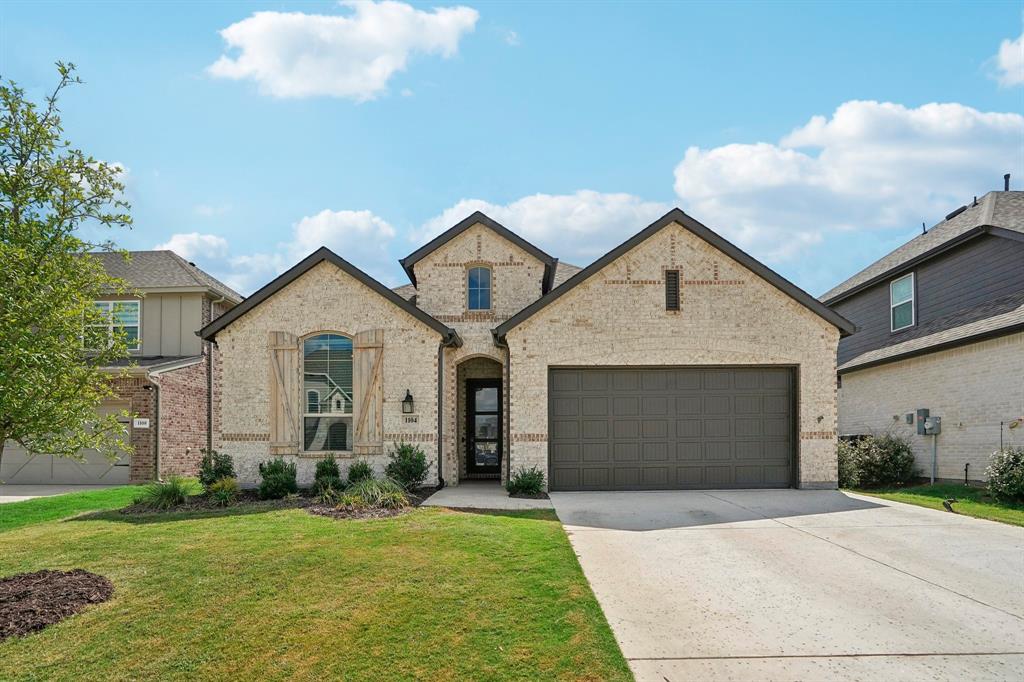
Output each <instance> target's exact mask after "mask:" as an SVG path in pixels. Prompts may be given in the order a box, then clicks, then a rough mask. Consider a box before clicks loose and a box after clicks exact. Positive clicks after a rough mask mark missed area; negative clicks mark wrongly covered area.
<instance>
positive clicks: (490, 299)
mask: <svg viewBox="0 0 1024 682" xmlns="http://www.w3.org/2000/svg"><path fill="white" fill-rule="evenodd" d="M474 270H486V271H487V307H486V308H473V307H471V306H470V303H469V292H470V286H469V276H470V274H471V273H472V272H473V271H474ZM475 290H476V291H483V289H482V288H481V287H477V288H476V289H475ZM466 310H468V311H470V312H473V313H487V312H491V311H492V310H494V268H492V267H491V266H490V265H486V264H483V263H479V264H475V265H470V266H469V267H467V268H466Z"/></svg>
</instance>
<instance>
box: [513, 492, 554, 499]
mask: <svg viewBox="0 0 1024 682" xmlns="http://www.w3.org/2000/svg"><path fill="white" fill-rule="evenodd" d="M508 496H509V497H518V498H519V499H521V500H550V499H551V498H550V497H548V494H547V493H536V494H527V493H509V494H508Z"/></svg>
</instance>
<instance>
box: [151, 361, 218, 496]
mask: <svg viewBox="0 0 1024 682" xmlns="http://www.w3.org/2000/svg"><path fill="white" fill-rule="evenodd" d="M153 383H155V384H157V385H158V386H160V477H161V478H166V477H167V476H172V475H177V476H195V475H197V474H198V473H199V463H200V461H201V460H202V458H203V454H202V452H201V451H202V450H203V449H204V448H205V447H206V431H207V429H206V421H207V419H206V418H207V413H206V400H207V393H206V359H205V358H204V359H203V361H202V362H200V363H198V364H195V365H190V366H188V367H183V368H181V369H176V370H173V371H170V372H164V373H163V374H160V375H158V376H156V377H154V378H153Z"/></svg>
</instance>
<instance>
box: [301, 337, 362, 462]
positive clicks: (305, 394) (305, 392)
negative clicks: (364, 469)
mask: <svg viewBox="0 0 1024 682" xmlns="http://www.w3.org/2000/svg"><path fill="white" fill-rule="evenodd" d="M318 336H341V337H343V338H346V339H348V340H349V343H351V344H352V372H353V375H352V377H353V386H352V394H351V395H350V396H349V398H350V399H351V400H350V402H351V405H352V406H351V408H350V409H349V411H348V412H345V413H340V412H326V413H325V412H309V411H308V409H309V394H310V393H314V392H315V393H316V394H317V396H318V402H317V406H318V407H319V404H320V402H322V401H323V396H322V395H320V391H318V390H316V389H312V388H311V389H307V388H306V353H305V346H306V342H307V341H309V340H310V339H314V338H316V337H318ZM299 356H300V361H301V364H300V369H301V372H302V414H301V417H300V419H301V422H300V435H299V437H300V439H301V446H302V448H301V452H302V453H305V454H310V455H317V454H341V455H345V454H351V453H352V452H353V450H354V447H355V443H354V441H353V442H352V447H350V448H349V449H347V450H325V449H323V448H321V449H317V450H313V449H307V448H306V418H307V417H316V418H324V417H327V418H329V417H337V418H340V419H348V423H347V428H348V437H349V439H350V440H351V439H354V438H355V424H356V423H355V408H356V387H355V382H354V379H355V361H356V340H355V336H354V335H352V334H347V333H345V332H340V331H334V330H327V329H325V330H319V331H315V332H311V333H309V334H306V335H305V336H303V337H301V338H300V339H299ZM338 390H341V391H342V392H344V389H342V388H341V387H340V386H339V387H338ZM333 392H334V391H333V390H332V391H330V392H329V393H328V395H330V394H331V393H333ZM331 400H332V401H333V400H334V398H333V397H332V398H331ZM328 429H330V427H328Z"/></svg>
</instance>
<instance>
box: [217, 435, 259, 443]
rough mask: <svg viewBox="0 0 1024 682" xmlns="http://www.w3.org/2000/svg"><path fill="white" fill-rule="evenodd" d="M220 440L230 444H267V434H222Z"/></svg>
mask: <svg viewBox="0 0 1024 682" xmlns="http://www.w3.org/2000/svg"><path fill="white" fill-rule="evenodd" d="M220 439H221V440H224V441H229V442H232V443H269V442H270V434H269V433H222V434H221V435H220Z"/></svg>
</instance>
